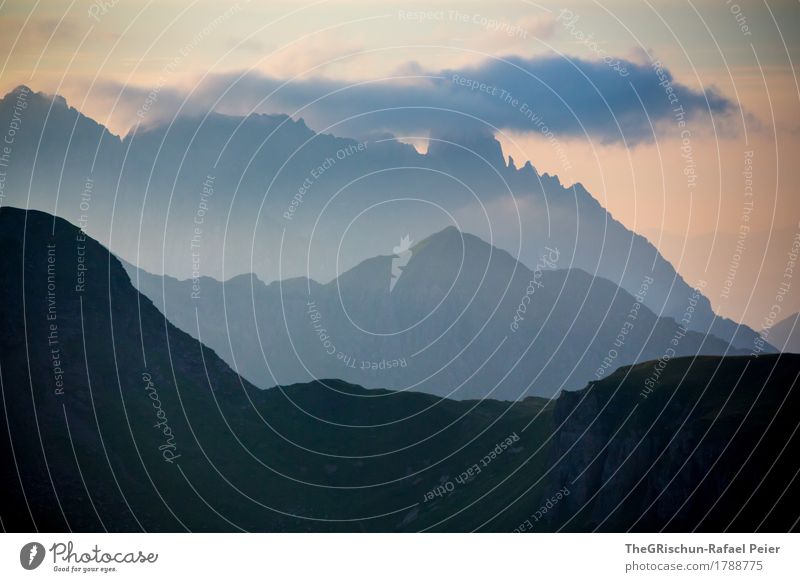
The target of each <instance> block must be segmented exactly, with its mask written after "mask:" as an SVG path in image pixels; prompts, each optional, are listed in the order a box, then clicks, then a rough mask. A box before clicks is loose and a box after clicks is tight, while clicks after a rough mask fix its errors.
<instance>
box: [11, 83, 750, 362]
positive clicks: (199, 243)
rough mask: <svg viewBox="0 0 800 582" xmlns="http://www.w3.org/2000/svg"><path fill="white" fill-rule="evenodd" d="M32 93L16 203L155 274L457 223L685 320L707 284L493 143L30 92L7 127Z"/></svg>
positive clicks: (366, 248) (250, 269) (740, 336)
mask: <svg viewBox="0 0 800 582" xmlns="http://www.w3.org/2000/svg"><path fill="white" fill-rule="evenodd" d="M22 94H24V99H23V101H24V102H25V103H27V108H26V109H25V111H24V112H23V113H22V120H21V127H20V130H19V132H18V133H19V139H18V141H17V143H16V144H15V145H14V151H13V156H12V157H13V159H12V160H11V163H10V165H9V168H8V176H7V179H6V189H5V193H6V198H5V204H9V205H15V206H19V207H25V208H28V207H30V208H34V209H39V210H43V211H46V212H50V213H54V214H56V215H58V216H60V217H63V218H66V219H67V220H70V221H71V222H73V223H75V224H81V225H82V226H83V227H84V228H85V230H86V231H87V233H89V234H90V235H91V236H93V237H94V238H96V239H97V240H98V241H100V242H101V243H102V244H104V245H106V246H107V247H108V248H109V249H110V250H111V251H112V252H114V253H115V254H116V255H118V256H120V257H122V258H124V259H125V260H127V261H129V262H131V263H132V264H135V265H137V266H138V267H140V268H143V269H145V270H147V271H149V272H152V273H157V274H166V275H170V276H174V277H177V278H188V277H198V276H209V277H214V278H217V279H219V280H225V279H229V278H231V277H232V276H236V275H241V274H246V273H255V275H256V276H258V277H259V278H261V279H262V280H265V281H269V282H272V281H277V280H286V279H290V278H294V277H309V278H312V279H315V280H318V281H321V282H328V281H331V280H333V279H334V278H336V277H338V276H339V275H340V274H342V273H344V272H345V271H348V270H349V269H352V268H353V267H355V266H357V265H359V264H360V263H361V262H363V261H364V260H366V259H369V258H370V257H372V256H374V255H378V254H389V253H391V252H392V251H391V249H392V248H393V247H394V246H395V245H397V243H398V241H399V240H401V239H402V238H403V237H404V236H406V235H408V236H410V238H411V239H413V240H422V239H424V238H426V237H427V236H430V235H431V234H434V233H436V232H438V231H440V230H442V229H443V228H445V227H447V226H455V225H458V226H459V228H460V230H462V231H466V232H470V233H472V234H475V235H477V236H479V237H481V238H483V239H484V240H488V241H489V242H490V243H492V244H493V245H496V246H497V247H499V248H502V249H504V250H506V251H508V252H510V253H511V254H512V255H513V256H514V257H516V258H518V259H519V260H521V262H522V263H524V264H525V265H527V266H528V267H529V268H530V269H533V268H535V265H536V263H537V261H538V260H539V257H540V256H541V255H542V253H543V252H545V251H544V249H545V247H549V248H553V249H558V250H559V252H560V254H561V258H562V259H561V262H560V264H559V265H558V267H559V268H566V269H573V268H578V269H582V270H584V271H585V272H587V273H589V274H591V275H593V276H600V277H603V278H605V279H608V280H610V281H612V282H614V283H615V284H617V285H619V286H620V287H621V288H623V289H625V290H626V291H628V292H629V293H631V294H635V293H636V292H637V290H638V288H639V286H640V285H641V281H642V280H643V279H644V277H646V276H647V277H652V278H653V285H652V286H651V289H650V292H649V293H648V294H647V298H646V300H645V302H646V305H647V306H648V307H649V308H650V310H651V311H653V312H654V313H656V314H658V315H664V316H668V317H672V318H674V319H680V318H681V317H682V315H683V313H685V311H686V309H687V305H688V304H689V302H690V301H691V302H692V303H694V302H695V301H694V300H693V296H694V294H695V291H694V286H698V287H699V286H702V282H701V281H695V282H693V284H692V285H689V284H688V283H687V282H686V281H685V280H684V279H683V278H682V277H681V276H680V275H679V274H678V273H677V272H676V271H675V269H674V268H673V267H672V265H671V264H670V263H669V262H667V261H666V260H664V258H663V257H662V256H661V254H660V253H659V252H658V250H657V249H656V248H655V247H654V246H653V245H651V244H650V243H649V242H648V241H647V240H646V239H645V238H643V237H641V236H639V235H637V234H635V233H633V232H631V231H630V230H628V229H627V228H625V227H624V225H622V224H621V223H619V222H618V221H616V220H615V219H614V218H613V217H612V216H611V215H610V214H609V213H608V212H607V211H606V210H605V209H604V208H603V207H602V206H601V205H600V204H599V203H598V202H597V200H596V199H595V198H593V197H592V196H591V195H590V194H589V192H587V191H586V189H585V188H583V186H581V185H580V184H575V185H573V186H569V187H565V186H564V185H563V184H561V182H560V181H559V179H558V178H557V177H556V176H550V175H548V174H539V173H538V172H537V171H536V169H535V168H534V167H533V166H532V165H531V164H530V163H526V164H525V165H524V166H522V167H520V168H517V167H516V165H515V164H514V163H513V161H512V160H510V159H509V160H508V161H506V160H505V159H504V158H503V155H502V150H501V148H500V144H499V143H498V142H497V141H496V140H495V139H494V137H492V136H491V135H470V136H460V137H434V138H432V142H431V145H430V147H429V149H428V151H427V153H426V154H420V153H419V152H417V151H416V150H415V149H414V148H413V147H412V146H410V145H406V144H402V143H399V142H397V141H395V140H393V139H375V140H372V141H363V142H360V141H357V140H354V139H349V138H341V137H336V136H334V135H330V134H324V133H316V132H314V131H313V130H311V129H310V128H309V127H307V126H306V124H305V123H304V122H303V121H302V120H301V119H298V120H295V119H292V118H290V117H288V116H286V115H261V114H252V115H248V116H246V117H235V116H227V115H222V114H219V113H215V112H209V113H208V114H207V115H202V116H194V117H179V118H176V119H174V120H172V121H171V122H170V123H168V124H163V125H148V124H147V123H146V121H147V120H146V117H145V119H144V120H143V123H142V124H141V125H139V126H137V127H135V128H133V129H132V131H131V132H130V133H129V134H128V135H127V136H125V137H124V138H119V137H116V136H113V135H111V134H110V133H109V132H108V131H107V130H105V129H104V128H103V127H102V125H99V124H97V123H96V122H95V121H93V120H91V119H89V118H87V117H85V116H83V115H81V114H80V113H79V112H78V111H77V110H75V109H73V108H71V107H69V106H68V105H67V103H66V102H65V101H64V100H63V99H62V98H60V97H53V96H48V95H44V94H42V93H34V92H33V91H31V90H30V89H28V88H24V87H23V88H19V89H17V90H16V91H14V92H12V93H9V94H8V95H6V96H5V98H4V99H3V102H2V104H0V123H3V124H5V123H8V122H10V121H11V119H12V118H13V116H14V111H15V110H16V109H15V107H16V105H15V104H17V103H19V102H20V99H21V97H20V96H21V95H22ZM17 109H19V108H17ZM446 114H447V113H446V112H442V115H446ZM376 115H379V113H376ZM379 121H380V120H379V119H376V123H379ZM40 145H43V147H44V149H43V151H39V146H40ZM693 309H694V314H693V317H692V322H691V329H693V330H695V331H699V332H702V333H712V334H713V335H715V336H717V337H720V338H722V339H724V340H725V341H727V342H729V343H731V344H732V345H733V346H735V347H737V348H740V349H744V350H747V351H753V349H754V346H755V345H757V344H758V343H759V342H760V341H761V339H760V338H759V337H758V335H757V334H756V333H755V332H754V331H753V330H752V329H750V328H748V327H746V326H741V325H739V324H737V323H736V322H734V321H731V320H728V319H724V318H720V317H717V316H716V315H715V313H714V311H713V309H712V307H711V304H710V303H709V301H708V300H707V298H706V297H705V295H702V296H701V297H700V298H699V299H698V300H697V301H696V305H694V306H693Z"/></svg>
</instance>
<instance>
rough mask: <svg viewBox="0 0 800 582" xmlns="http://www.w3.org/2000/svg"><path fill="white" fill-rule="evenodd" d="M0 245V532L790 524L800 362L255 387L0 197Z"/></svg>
mask: <svg viewBox="0 0 800 582" xmlns="http://www.w3.org/2000/svg"><path fill="white" fill-rule="evenodd" d="M452 234H453V233H452V232H447V233H444V236H443V237H442V238H440V239H439V240H437V239H436V238H434V239H433V240H430V241H428V244H429V245H433V246H438V244H445V243H448V242H449V241H451V240H452V239H453V238H455V237H453V236H452ZM459 238H460V237H459ZM0 244H2V249H3V252H2V254H0V293H2V300H0V392H1V395H2V398H0V408H2V410H0V424H2V425H3V426H0V450H3V451H5V453H4V454H3V455H0V474H2V477H3V483H4V490H3V495H2V497H0V516H2V522H3V527H4V529H5V530H6V531H12V532H13V531H26V532H31V531H53V532H56V531H57V532H61V531H72V532H86V531H103V530H110V531H141V530H146V531H185V530H192V531H236V530H239V529H244V530H253V531H417V530H436V531H472V530H494V531H512V530H524V531H528V530H530V529H533V530H553V529H558V528H562V527H563V528H565V529H575V530H581V531H588V530H591V529H595V528H598V529H603V530H609V531H624V530H627V529H629V528H633V529H636V530H645V531H658V530H660V529H667V530H675V531H688V530H690V529H693V528H694V527H695V526H696V527H697V528H698V529H699V530H700V531H720V530H721V529H724V528H725V527H728V526H730V528H731V529H732V530H741V531H754V530H756V529H758V530H765V531H783V530H791V529H796V528H797V516H798V508H797V504H796V501H795V500H796V499H797V496H798V488H799V487H800V483H798V480H797V479H795V478H794V475H796V472H797V469H798V462H797V459H798V458H799V457H798V452H800V451H798V443H797V438H796V428H797V414H796V410H797V409H798V405H800V402H798V398H799V397H800V396H798V394H800V393H799V392H798V391H797V390H795V388H796V383H797V375H798V370H799V369H800V357H798V356H793V355H777V356H775V355H770V356H761V357H759V358H752V357H751V358H698V359H694V358H679V359H675V360H671V361H670V362H669V363H667V364H666V365H665V367H664V368H658V369H659V370H660V373H659V381H658V382H657V383H656V384H655V385H653V386H652V389H650V391H649V392H648V394H647V397H646V398H644V397H643V396H642V395H641V392H642V390H643V387H647V386H649V384H648V383H647V381H648V379H650V378H651V377H652V376H653V371H654V369H656V367H658V366H660V364H658V363H657V362H648V363H643V364H640V365H638V366H635V367H634V368H622V369H619V370H617V371H616V372H614V373H613V374H611V373H610V374H609V376H608V377H606V378H604V379H603V380H601V381H598V382H593V383H592V384H591V385H590V386H589V387H587V388H585V389H584V390H581V391H579V392H575V393H563V394H561V396H560V397H559V398H558V400H556V401H549V400H545V399H541V398H528V399H525V400H523V401H521V402H517V403H513V404H511V403H506V402H498V401H494V400H484V401H482V402H476V401H462V402H458V401H453V400H447V399H439V398H437V397H435V396H431V395H426V394H419V393H413V392H390V391H386V390H365V389H363V388H359V387H357V386H353V385H351V384H347V383H345V382H341V381H338V380H329V381H326V382H325V384H322V383H311V384H306V385H295V386H289V387H277V388H273V389H270V390H259V389H256V388H255V387H253V386H252V385H250V384H249V383H247V382H246V381H244V380H242V379H241V378H239V377H237V376H236V374H234V373H233V372H232V371H231V370H230V369H229V368H228V367H227V366H226V365H225V364H224V362H222V360H221V359H220V358H218V357H217V356H216V355H215V354H214V352H213V351H212V350H210V349H207V348H205V347H204V346H203V345H202V344H201V343H199V342H197V341H196V340H194V339H192V338H190V337H189V336H188V335H187V334H185V333H184V332H182V331H180V330H178V329H176V328H175V327H174V326H173V325H172V324H170V323H169V322H168V321H166V320H165V319H164V317H163V316H162V315H161V314H160V313H159V312H158V311H157V310H156V309H155V307H154V306H153V305H152V304H151V302H150V301H149V300H148V299H147V298H145V297H143V296H141V295H140V294H139V293H137V292H136V290H135V289H134V288H133V286H132V285H131V282H130V280H129V278H128V276H127V274H126V273H125V271H124V269H123V267H122V265H121V264H120V262H119V261H118V260H117V259H116V258H115V257H114V256H113V255H112V254H111V253H110V252H109V251H108V250H106V249H105V248H103V247H102V246H101V245H99V244H98V243H96V242H95V241H93V240H92V239H91V238H86V239H85V240H84V236H83V235H82V233H81V232H80V231H79V230H78V229H77V228H75V227H74V226H72V225H70V224H68V223H66V222H65V221H63V220H61V219H58V218H54V217H52V216H49V215H46V214H44V213H40V212H36V211H27V212H26V211H22V210H17V209H13V208H9V207H3V208H0ZM468 244H469V243H468ZM414 262H415V260H414V259H412V261H410V262H409V268H411V265H412V264H413V263H414ZM385 266H386V268H387V269H389V268H390V265H388V264H385ZM428 266H430V265H426V264H425V263H424V262H422V260H421V259H420V261H419V262H418V264H417V266H415V267H414V270H416V269H425V268H427V267H428ZM411 274H412V272H411V270H409V271H408V272H406V273H405V274H404V275H403V276H402V277H401V279H400V281H399V282H398V284H397V287H396V291H398V292H400V291H401V289H402V287H401V285H404V279H405V278H406V276H409V275H411ZM384 275H388V271H386V272H385V273H384ZM553 275H555V273H553ZM443 280H446V279H443ZM547 283H548V284H549V283H550V281H547ZM385 284H386V285H388V280H387V281H385ZM524 323H525V322H522V324H524ZM522 324H521V325H522ZM474 466H478V467H479V469H480V472H479V473H478V472H477V471H476V470H475V469H474ZM481 467H482V468H481ZM651 467H652V470H651ZM564 488H568V490H569V494H568V495H567V496H566V497H563V496H562V498H561V499H560V501H559V504H558V505H556V506H555V508H554V509H553V510H552V511H549V512H547V516H546V518H545V519H542V513H541V512H540V511H539V510H540V508H541V507H543V506H546V504H548V500H550V499H552V498H553V497H554V496H555V495H556V494H557V491H559V490H562V489H564ZM550 507H553V506H552V502H550ZM537 512H538V513H537ZM535 516H538V517H535ZM638 517H641V519H638ZM528 524H530V527H528Z"/></svg>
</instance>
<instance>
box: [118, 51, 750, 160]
mask: <svg viewBox="0 0 800 582" xmlns="http://www.w3.org/2000/svg"><path fill="white" fill-rule="evenodd" d="M167 81H168V80H167ZM168 87H169V84H168V82H165V83H164V86H163V87H161V88H159V89H158V90H157V91H155V92H154V91H153V88H131V87H127V88H125V89H123V90H122V94H123V98H122V101H121V102H122V103H123V107H125V108H126V111H127V112H128V114H131V113H135V112H136V111H137V110H140V109H141V107H142V105H143V104H145V103H146V102H147V101H148V95H150V99H149V101H150V103H149V110H148V111H147V112H146V113H145V114H144V116H143V121H144V122H145V123H148V122H149V123H155V122H160V121H163V120H164V119H169V118H171V117H172V116H174V115H176V114H177V113H178V112H180V113H183V114H198V113H201V112H204V111H207V110H209V109H215V110H218V111H221V112H225V113H231V114H246V113H249V112H260V113H287V114H290V115H292V116H294V117H303V118H304V119H306V121H307V122H308V123H309V125H310V126H311V127H313V128H314V129H317V130H324V129H326V128H328V127H330V126H333V127H332V129H330V130H329V131H331V132H332V133H336V134H340V135H355V136H359V135H367V134H375V133H384V132H390V133H393V134H396V135H404V136H407V135H427V134H435V135H442V134H444V135H447V134H453V133H454V132H459V133H461V132H467V133H469V132H475V131H486V130H487V129H489V130H491V128H492V127H496V128H500V129H503V130H514V131H522V132H541V133H545V132H548V131H551V132H553V133H554V134H556V135H561V136H565V137H572V136H578V137H582V136H584V135H586V136H588V137H589V138H591V139H597V140H600V141H602V142H604V143H614V142H623V141H624V142H625V143H627V144H629V145H633V144H636V143H639V142H641V141H648V140H650V139H652V137H653V133H652V129H651V126H655V127H663V128H666V129H667V130H670V129H672V130H674V129H676V128H677V127H678V122H679V121H681V120H683V121H685V122H686V123H687V124H690V125H688V126H689V127H691V124H695V125H696V127H699V126H701V125H703V124H706V123H708V121H709V115H711V114H713V115H715V116H723V117H726V116H728V115H730V114H731V113H733V112H735V111H736V109H737V108H736V105H735V104H734V103H733V102H731V101H730V100H728V99H727V98H725V97H724V96H722V95H720V94H719V93H718V92H717V91H715V90H713V89H708V90H706V91H704V92H702V91H696V90H693V89H691V88H689V87H687V86H685V85H683V84H681V83H678V82H676V81H675V79H674V78H673V76H672V75H671V73H670V72H669V71H668V70H667V69H666V68H664V69H662V68H659V67H657V66H655V65H650V64H642V63H634V62H631V61H627V60H618V59H614V60H611V59H608V60H607V62H606V61H588V60H583V59H575V58H569V59H568V58H564V57H561V56H555V55H553V56H544V57H536V58H530V59H525V58H521V57H508V58H504V59H491V60H486V61H484V62H483V63H481V64H479V65H476V66H473V67H469V68H465V69H460V70H448V69H444V70H441V71H437V72H427V73H426V72H424V71H419V70H418V69H416V70H415V74H414V75H408V76H405V77H394V78H391V79H379V80H373V81H363V82H358V83H345V82H342V81H339V80H332V79H326V78H303V79H300V80H287V79H277V78H273V77H269V76H264V75H261V74H253V73H250V74H246V75H240V74H224V75H215V76H212V77H208V78H206V79H205V80H204V81H203V82H202V83H200V84H199V85H198V86H197V87H195V89H194V91H192V92H181V91H177V90H175V89H171V88H168ZM105 90H106V91H110V92H113V93H117V92H119V91H120V89H119V87H111V86H106V87H105ZM153 95H155V98H153Z"/></svg>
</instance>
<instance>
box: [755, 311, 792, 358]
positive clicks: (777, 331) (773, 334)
mask: <svg viewBox="0 0 800 582" xmlns="http://www.w3.org/2000/svg"><path fill="white" fill-rule="evenodd" d="M798 318H800V313H793V314H792V315H790V316H789V317H786V318H784V319H782V320H780V321H779V322H777V323H776V324H775V325H773V326H772V327H770V328H767V329H762V330H761V334H762V335H763V336H764V337H765V338H767V339H768V341H769V342H770V343H772V344H773V345H775V346H778V347H779V348H780V350H781V351H783V352H791V353H793V354H798V353H800V325H798Z"/></svg>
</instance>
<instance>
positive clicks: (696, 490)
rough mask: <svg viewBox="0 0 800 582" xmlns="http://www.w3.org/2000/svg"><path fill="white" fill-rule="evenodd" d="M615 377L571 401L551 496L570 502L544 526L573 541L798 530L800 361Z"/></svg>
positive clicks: (636, 371) (675, 368)
mask: <svg viewBox="0 0 800 582" xmlns="http://www.w3.org/2000/svg"><path fill="white" fill-rule="evenodd" d="M655 370H656V367H655V364H654V363H653V362H650V363H645V364H640V365H637V366H633V367H626V368H621V369H619V370H617V371H616V372H615V373H614V375H613V376H611V377H609V378H607V379H606V380H604V381H603V382H599V383H596V384H592V385H590V386H589V387H587V388H586V389H585V390H582V391H580V392H575V393H572V394H564V395H563V396H562V397H561V398H560V399H559V400H558V402H557V403H556V406H555V410H554V419H553V423H554V425H555V426H558V427H561V428H560V429H558V430H557V433H556V438H555V442H554V445H553V447H552V449H551V450H550V452H549V454H550V462H551V463H553V464H554V468H555V470H554V472H553V476H552V477H551V479H550V481H549V484H548V485H547V486H546V487H545V490H546V491H556V490H557V489H558V488H560V487H563V486H567V487H569V489H570V491H571V494H570V495H569V496H568V497H566V498H565V499H564V500H563V501H562V502H560V504H559V505H558V506H556V507H554V508H553V510H552V511H551V512H549V513H548V515H547V517H546V519H545V520H544V523H543V524H542V527H544V528H546V529H563V530H566V531H594V530H600V531H627V530H632V531H662V530H663V531H693V530H697V531H723V530H725V531H787V530H791V529H796V528H797V521H796V520H797V519H798V517H800V506H798V504H797V501H796V500H797V494H798V484H797V483H796V481H794V480H793V477H794V476H795V475H796V471H797V469H798V463H797V461H796V459H797V458H798V453H800V450H798V449H800V443H798V440H797V438H796V435H795V431H796V429H797V426H798V418H797V413H796V410H797V406H798V405H800V394H798V392H797V379H798V371H799V370H800V358H798V357H797V356H794V355H782V356H777V357H775V356H769V357H762V358H759V359H755V358H725V359H718V358H697V359H689V358H685V359H681V360H676V361H673V362H671V363H669V364H668V365H667V367H666V368H665V369H664V371H663V373H662V374H661V375H660V380H659V382H658V384H657V385H656V386H655V388H654V389H653V390H652V392H650V393H648V391H647V389H646V386H647V382H648V380H650V379H652V378H653V377H654V373H655Z"/></svg>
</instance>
